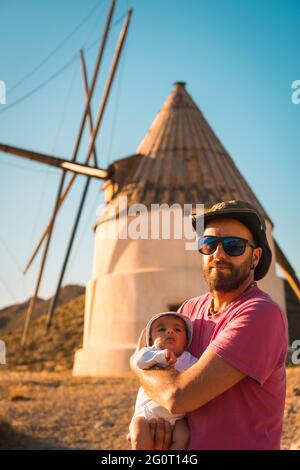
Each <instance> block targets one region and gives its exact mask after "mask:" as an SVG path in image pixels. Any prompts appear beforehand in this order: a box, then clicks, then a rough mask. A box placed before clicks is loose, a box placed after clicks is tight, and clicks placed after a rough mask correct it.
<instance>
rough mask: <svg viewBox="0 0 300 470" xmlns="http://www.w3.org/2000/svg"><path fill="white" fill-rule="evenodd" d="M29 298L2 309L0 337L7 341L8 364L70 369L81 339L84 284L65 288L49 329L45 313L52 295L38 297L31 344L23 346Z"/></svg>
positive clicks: (30, 339)
mask: <svg viewBox="0 0 300 470" xmlns="http://www.w3.org/2000/svg"><path fill="white" fill-rule="evenodd" d="M29 301H30V300H28V301H27V302H24V303H22V304H17V305H12V306H10V307H6V308H4V309H2V310H1V311H0V338H1V339H2V340H3V341H5V344H6V361H7V366H6V367H7V368H8V369H14V370H34V371H40V370H49V371H53V370H66V369H71V368H72V364H73V356H74V352H75V350H76V349H78V348H79V347H80V345H81V341H82V334H83V314H84V287H82V286H74V285H71V286H66V287H63V288H62V290H61V294H60V298H59V307H58V308H57V309H56V312H55V315H54V319H53V323H52V326H51V328H50V330H49V332H48V333H46V317H47V311H48V307H49V304H50V301H51V299H47V300H43V299H39V300H38V303H37V308H36V311H35V314H34V316H33V320H32V323H31V328H30V334H29V340H28V344H27V346H26V348H23V349H22V348H21V346H20V342H21V336H22V331H23V325H24V318H25V313H26V310H27V307H28V304H29Z"/></svg>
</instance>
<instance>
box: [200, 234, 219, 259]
mask: <svg viewBox="0 0 300 470" xmlns="http://www.w3.org/2000/svg"><path fill="white" fill-rule="evenodd" d="M218 243H219V240H218V239H217V240H216V239H215V238H213V237H206V238H202V239H201V240H199V251H200V253H202V254H203V255H211V254H212V253H213V252H214V251H215V250H216V248H217V245H218Z"/></svg>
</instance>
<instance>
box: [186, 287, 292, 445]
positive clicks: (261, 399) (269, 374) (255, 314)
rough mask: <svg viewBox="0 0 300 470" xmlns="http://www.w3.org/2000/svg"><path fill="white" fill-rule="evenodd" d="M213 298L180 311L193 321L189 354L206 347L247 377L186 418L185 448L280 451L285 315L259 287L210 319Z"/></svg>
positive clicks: (192, 302) (202, 298)
mask: <svg viewBox="0 0 300 470" xmlns="http://www.w3.org/2000/svg"><path fill="white" fill-rule="evenodd" d="M210 302H211V294H210V293H207V294H205V295H202V296H200V297H195V298H193V299H190V300H187V301H186V302H184V303H183V305H182V306H181V307H180V309H179V310H178V311H179V312H180V313H182V314H183V315H186V316H187V317H189V318H190V319H191V321H192V322H193V328H194V330H193V341H192V344H191V346H190V348H189V352H190V353H191V354H193V355H194V356H196V357H200V356H201V354H202V353H203V352H204V351H205V349H206V348H207V347H208V348H209V349H210V350H211V351H213V352H215V353H216V354H218V356H220V357H221V358H222V359H224V361H226V362H227V363H229V364H231V365H232V366H234V367H236V368H237V369H239V370H241V371H242V372H244V373H245V374H246V375H247V377H246V378H244V379H243V380H241V381H240V382H239V383H237V384H236V385H234V386H233V387H231V388H230V389H229V390H227V391H226V392H224V393H223V394H221V395H219V396H218V397H216V398H214V399H213V400H211V401H210V402H208V403H206V404H205V405H203V406H202V407H201V408H198V409H197V410H195V411H193V412H192V413H190V414H189V416H188V420H189V426H190V432H191V439H190V444H189V449H192V450H196V449H207V450H209V449H280V437H281V432H282V421H283V411H284V401H285V389H286V381H285V359H286V353H287V343H288V340H287V337H288V335H287V320H286V316H285V314H284V313H283V311H282V310H281V308H280V307H279V305H278V304H276V303H275V302H274V301H273V300H272V299H271V297H270V296H269V295H268V294H266V293H265V292H263V291H262V290H260V289H259V288H258V287H257V286H254V287H251V288H250V289H248V290H247V291H245V292H244V293H243V294H241V295H240V296H239V297H238V298H237V299H235V301H234V302H232V303H231V304H230V305H228V307H227V308H226V309H225V310H223V311H222V312H220V313H218V314H215V315H214V316H213V319H209V318H208V309H209V306H210Z"/></svg>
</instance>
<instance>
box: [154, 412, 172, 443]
mask: <svg viewBox="0 0 300 470" xmlns="http://www.w3.org/2000/svg"><path fill="white" fill-rule="evenodd" d="M149 426H150V433H151V436H152V439H153V448H152V450H168V449H169V448H170V446H171V442H172V428H171V424H170V423H169V422H168V421H165V420H163V419H161V418H159V419H158V420H157V421H156V420H155V419H151V420H150V421H149Z"/></svg>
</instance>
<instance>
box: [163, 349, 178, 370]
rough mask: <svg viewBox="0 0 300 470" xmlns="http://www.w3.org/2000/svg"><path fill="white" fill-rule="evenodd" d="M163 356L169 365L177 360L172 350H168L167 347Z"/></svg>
mask: <svg viewBox="0 0 300 470" xmlns="http://www.w3.org/2000/svg"><path fill="white" fill-rule="evenodd" d="M165 358H166V360H167V362H168V364H169V366H173V365H174V364H175V362H176V361H177V357H176V356H175V354H174V353H173V351H170V350H169V349H165Z"/></svg>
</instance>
